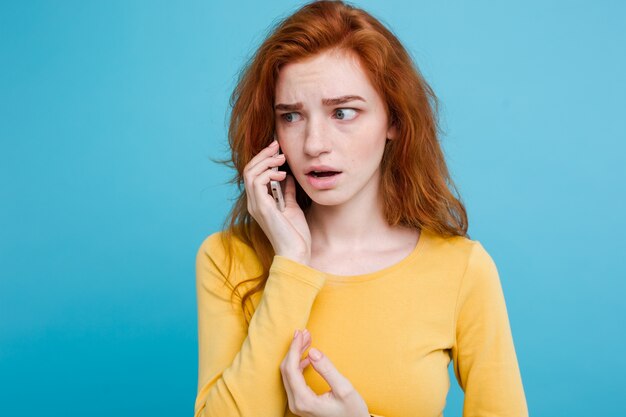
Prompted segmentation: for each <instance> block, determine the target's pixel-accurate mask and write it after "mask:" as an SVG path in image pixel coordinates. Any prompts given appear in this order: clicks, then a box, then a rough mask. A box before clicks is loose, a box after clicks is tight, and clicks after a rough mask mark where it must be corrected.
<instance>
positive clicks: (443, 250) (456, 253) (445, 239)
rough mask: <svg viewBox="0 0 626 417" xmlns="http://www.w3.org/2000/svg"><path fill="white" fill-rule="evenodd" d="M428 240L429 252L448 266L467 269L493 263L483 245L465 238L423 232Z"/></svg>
mask: <svg viewBox="0 0 626 417" xmlns="http://www.w3.org/2000/svg"><path fill="white" fill-rule="evenodd" d="M422 233H423V235H424V238H425V239H427V245H428V249H429V250H428V252H429V253H430V254H431V255H432V257H433V258H435V259H436V260H437V261H445V263H446V264H451V263H454V264H459V265H462V266H463V267H467V266H468V265H469V264H470V261H471V262H472V263H476V262H478V263H481V264H482V263H490V262H493V260H492V259H491V256H490V255H489V254H488V253H487V251H486V250H485V248H484V247H483V245H482V243H481V242H480V241H478V240H472V239H470V238H468V237H465V236H442V235H439V234H436V233H434V232H429V231H423V232H422Z"/></svg>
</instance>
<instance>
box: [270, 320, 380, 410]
mask: <svg viewBox="0 0 626 417" xmlns="http://www.w3.org/2000/svg"><path fill="white" fill-rule="evenodd" d="M310 345H311V334H310V333H309V332H308V331H307V330H306V329H305V330H304V331H303V332H300V331H296V335H295V337H294V339H293V341H292V342H291V346H290V347H289V351H288V352H287V355H286V356H285V359H283V361H282V363H281V364H280V372H281V374H282V377H283V384H284V386H285V390H286V391H287V398H288V400H289V410H290V411H291V412H292V413H294V414H295V415H298V416H301V417H369V412H368V409H367V404H365V400H363V397H361V395H360V394H359V393H358V392H357V391H356V390H355V389H354V387H353V386H352V384H351V383H350V381H348V379H347V378H346V377H344V376H343V375H341V374H340V373H339V371H337V368H335V366H334V365H333V364H332V362H331V361H330V359H328V357H327V356H326V355H324V354H323V353H322V352H320V351H319V350H317V349H315V348H311V350H310V351H309V354H308V355H307V357H306V358H304V359H303V360H302V361H301V360H300V358H301V357H302V355H303V354H304V351H305V350H306V349H308V347H309V346H310ZM316 354H319V355H316ZM309 365H313V368H314V369H315V370H316V371H317V373H318V374H320V375H321V376H322V378H324V379H325V380H326V382H327V383H328V385H329V386H330V391H328V392H326V393H324V394H322V395H319V396H318V395H317V394H316V393H315V392H314V391H313V390H312V389H311V388H310V387H309V386H308V385H307V384H306V381H305V380H304V376H303V375H302V371H304V369H305V368H306V367H307V366H309Z"/></svg>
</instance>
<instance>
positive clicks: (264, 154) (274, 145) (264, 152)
mask: <svg viewBox="0 0 626 417" xmlns="http://www.w3.org/2000/svg"><path fill="white" fill-rule="evenodd" d="M277 151H278V142H277V141H272V142H271V143H270V144H269V145H268V146H266V147H265V148H263V149H261V151H260V152H259V153H258V154H256V155H255V156H254V157H253V158H252V159H251V160H250V161H249V162H248V163H247V164H246V166H245V168H244V169H243V172H244V173H245V172H247V171H248V170H249V169H250V168H252V167H254V166H255V165H256V164H258V163H259V162H260V161H262V160H263V159H266V158H270V157H271V156H273V155H274V154H275V153H276V152H277Z"/></svg>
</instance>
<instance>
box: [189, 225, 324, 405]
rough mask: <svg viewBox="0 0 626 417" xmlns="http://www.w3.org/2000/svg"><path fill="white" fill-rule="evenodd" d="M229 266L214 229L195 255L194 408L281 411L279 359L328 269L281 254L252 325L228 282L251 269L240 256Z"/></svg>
mask: <svg viewBox="0 0 626 417" xmlns="http://www.w3.org/2000/svg"><path fill="white" fill-rule="evenodd" d="M244 255H245V254H244ZM247 255H248V256H250V255H251V253H248V254H247ZM250 264H251V263H250V262H249V259H248V265H250ZM227 265H228V264H227V263H226V259H225V255H224V249H223V246H222V244H221V239H220V237H219V234H214V235H211V236H209V237H208V238H207V239H206V240H205V241H204V242H203V243H202V245H201V247H200V249H199V250H198V253H197V258H196V289H197V302H198V349H199V351H198V358H199V368H198V394H197V397H196V402H195V413H194V415H195V417H198V416H212V417H213V416H215V417H223V416H229V417H230V416H233V417H235V416H242V417H253V416H267V417H274V416H275V417H282V416H283V415H284V413H285V409H286V405H287V396H286V394H285V391H284V387H283V383H282V379H281V374H280V369H279V366H280V363H281V361H282V359H283V357H284V356H285V354H286V352H287V349H288V347H289V345H290V343H291V340H292V339H293V334H294V331H295V329H299V328H304V327H306V324H307V322H308V319H309V313H310V310H311V306H312V305H313V301H314V300H315V297H316V296H317V294H318V292H319V290H320V289H321V288H322V286H323V284H324V276H323V274H321V273H320V272H319V271H316V270H314V269H312V268H310V267H308V266H305V265H302V264H300V263H297V262H295V261H292V260H290V259H288V258H285V257H282V256H275V257H274V261H273V263H272V266H271V269H270V272H269V278H268V280H267V283H266V286H265V289H264V291H263V293H262V295H261V296H260V299H258V302H257V303H255V305H256V309H255V312H254V314H253V316H252V319H251V321H250V326H249V327H247V326H246V322H245V319H244V316H243V314H242V311H241V308H240V306H239V303H238V300H237V299H235V301H234V302H231V300H230V293H231V290H230V288H229V287H228V286H226V285H225V281H226V278H227V276H228V275H232V274H246V273H249V272H250V271H246V270H245V268H244V264H243V263H242V260H241V259H236V260H235V262H234V266H233V268H232V269H231V270H229V271H226V268H227ZM231 278H232V277H231ZM234 278H236V279H235V281H237V280H241V279H242V278H244V279H245V278H248V277H247V276H235V277H234ZM257 295H258V294H257Z"/></svg>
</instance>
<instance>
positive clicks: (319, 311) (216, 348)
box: [195, 230, 528, 417]
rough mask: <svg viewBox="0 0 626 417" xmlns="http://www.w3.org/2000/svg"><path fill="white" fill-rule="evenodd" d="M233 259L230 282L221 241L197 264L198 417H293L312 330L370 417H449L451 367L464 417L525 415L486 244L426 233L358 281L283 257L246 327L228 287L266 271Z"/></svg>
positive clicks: (245, 250)
mask: <svg viewBox="0 0 626 417" xmlns="http://www.w3.org/2000/svg"><path fill="white" fill-rule="evenodd" d="M236 247H237V254H236V257H235V262H234V266H233V267H232V268H231V270H227V268H228V264H227V263H226V259H225V252H224V248H223V246H222V243H221V238H220V233H215V234H213V235H211V236H209V237H208V238H206V240H205V241H204V242H203V243H202V245H201V246H200V249H199V250H198V253H197V263H196V268H197V269H196V273H197V280H196V283H197V301H198V343H199V345H198V348H199V355H198V356H199V371H198V394H197V397H196V402H195V416H196V417H197V416H211V417H229V416H233V417H234V416H245V417H282V416H293V414H292V413H291V412H290V411H289V409H288V407H287V395H286V393H285V391H284V388H283V383H282V378H281V374H280V369H279V365H280V363H281V361H282V360H283V358H284V356H285V354H286V353H287V349H288V347H289V345H290V343H291V341H292V338H293V333H294V331H295V329H304V328H307V329H308V330H309V331H310V332H311V336H312V339H313V343H312V346H313V347H316V348H318V349H320V350H321V351H322V352H324V354H326V355H327V356H328V357H329V358H330V360H331V361H332V362H333V364H334V365H335V366H336V367H337V369H338V370H339V372H340V373H342V374H343V375H344V376H345V377H346V378H348V380H349V381H350V382H351V383H352V385H353V386H354V388H355V389H356V390H357V391H358V392H359V394H360V395H361V396H362V397H363V399H364V400H365V402H366V403H367V405H368V407H369V411H370V413H371V414H373V415H378V416H385V417H409V416H419V417H436V416H443V409H444V406H445V402H446V395H447V393H448V389H449V387H450V380H449V378H448V371H447V368H448V364H449V363H450V361H451V360H452V361H454V372H455V375H456V379H457V381H458V383H459V385H460V387H461V388H462V389H463V391H464V392H465V400H464V406H463V416H464V417H497V416H502V417H504V416H507V417H514V416H515V417H517V416H520V417H521V416H527V415H528V410H527V405H526V398H525V394H524V388H523V386H522V380H521V375H520V371H519V367H518V363H517V356H516V353H515V348H514V345H513V337H512V334H511V329H510V325H509V319H508V315H507V309H506V304H505V300H504V295H503V292H502V287H501V284H500V280H499V276H498V271H497V269H496V265H495V264H494V262H493V260H492V258H491V257H490V256H489V254H488V253H487V252H486V251H485V249H484V248H483V246H482V245H481V244H480V242H478V241H472V240H469V239H467V238H464V237H453V238H443V237H440V236H438V235H436V234H434V233H432V232H428V231H425V230H422V232H421V235H420V238H419V241H418V244H417V246H416V247H415V249H414V250H413V252H412V253H411V254H410V255H409V256H408V257H406V258H405V259H403V260H402V261H400V262H398V263H397V264H395V265H392V266H390V267H387V268H385V269H383V270H380V271H377V272H373V273H369V274H364V275H355V276H338V275H332V274H328V273H324V272H321V271H318V270H316V269H313V268H311V267H309V266H306V265H303V264H300V263H297V262H295V261H292V260H290V259H288V258H285V257H282V256H275V257H274V259H273V263H272V266H271V269H270V274H269V278H268V280H267V283H266V285H265V289H264V290H263V291H262V292H259V293H256V294H255V295H254V296H253V298H252V300H253V305H254V315H253V316H252V319H251V321H250V326H249V327H248V326H247V325H246V322H245V319H244V316H243V313H242V311H241V308H240V306H239V300H238V299H237V298H234V301H233V302H231V299H230V292H231V290H230V288H229V287H228V286H226V285H224V282H225V279H226V277H228V278H229V279H230V280H231V282H233V283H237V282H240V281H242V280H244V279H246V278H250V277H253V276H256V275H258V274H259V273H260V272H261V267H260V264H259V262H258V259H257V257H256V256H255V254H254V252H253V251H252V249H251V248H250V247H248V246H246V245H244V244H243V243H242V242H241V241H239V240H236ZM246 285H247V284H246ZM248 288H249V287H248ZM304 378H305V380H306V382H307V383H308V385H309V386H310V387H311V388H312V389H313V391H315V392H316V393H317V394H322V393H324V392H326V391H328V390H329V389H330V388H329V386H328V385H327V383H326V381H324V380H323V379H322V378H321V377H320V376H319V375H318V374H317V373H316V372H315V370H313V369H312V367H308V368H307V369H306V370H305V371H304Z"/></svg>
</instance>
